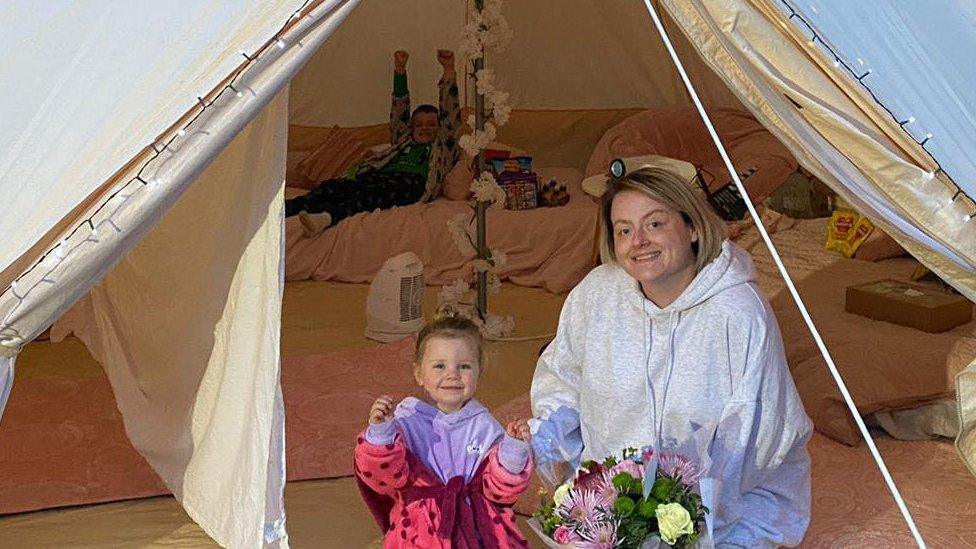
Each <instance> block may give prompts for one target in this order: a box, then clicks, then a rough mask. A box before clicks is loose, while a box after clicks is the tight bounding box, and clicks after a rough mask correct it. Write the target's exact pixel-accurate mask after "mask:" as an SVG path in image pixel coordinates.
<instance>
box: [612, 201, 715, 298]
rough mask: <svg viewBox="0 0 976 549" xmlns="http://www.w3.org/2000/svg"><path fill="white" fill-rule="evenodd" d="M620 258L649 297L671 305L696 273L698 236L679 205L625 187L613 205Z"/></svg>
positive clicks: (614, 236)
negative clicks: (664, 202)
mask: <svg viewBox="0 0 976 549" xmlns="http://www.w3.org/2000/svg"><path fill="white" fill-rule="evenodd" d="M610 221H611V223H612V225H613V246H614V252H615V254H616V259H617V262H618V263H619V264H620V266H621V267H623V269H624V271H626V272H627V274H629V275H630V276H631V277H632V278H633V279H634V280H636V281H637V282H639V283H640V285H641V289H642V290H643V291H644V295H646V296H647V297H648V298H649V299H651V300H652V301H654V302H655V303H656V304H657V305H658V306H659V307H666V306H668V305H670V304H671V303H672V302H673V301H674V300H675V299H677V298H678V296H679V295H681V292H683V291H684V289H685V288H686V287H687V286H688V285H689V284H690V283H691V281H692V280H693V279H694V278H695V274H696V272H695V253H694V251H693V250H692V248H691V244H692V242H697V241H698V235H697V234H696V233H695V231H694V230H693V229H692V228H691V225H690V224H688V223H687V222H685V220H684V219H683V218H682V216H681V213H679V212H678V211H677V210H675V209H674V208H671V207H669V206H667V205H664V204H662V203H660V202H658V201H657V200H654V199H653V198H651V197H650V196H648V195H646V194H644V193H641V192H638V191H633V190H625V191H621V192H620V193H619V194H618V195H617V196H616V197H614V199H613V204H612V205H611V208H610Z"/></svg>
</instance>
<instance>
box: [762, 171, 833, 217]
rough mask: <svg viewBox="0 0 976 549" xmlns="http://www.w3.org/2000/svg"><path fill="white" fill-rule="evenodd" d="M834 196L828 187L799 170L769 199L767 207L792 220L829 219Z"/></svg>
mask: <svg viewBox="0 0 976 549" xmlns="http://www.w3.org/2000/svg"><path fill="white" fill-rule="evenodd" d="M834 196H836V195H835V194H834V192H833V191H831V190H830V188H829V187H827V186H826V185H824V184H823V183H822V182H821V181H820V180H819V179H817V178H815V177H813V175H811V174H809V173H808V172H807V171H806V170H804V169H803V168H799V169H798V170H797V171H795V172H793V174H792V175H790V178H789V179H787V180H786V182H784V183H783V184H782V185H781V186H780V187H779V188H778V189H776V191H775V192H774V193H773V194H772V195H771V196H770V197H769V207H770V208H771V209H772V210H773V211H775V212H779V213H781V214H783V215H787V216H789V217H792V218H793V219H812V218H819V217H830V213H831V206H832V203H833V197H834Z"/></svg>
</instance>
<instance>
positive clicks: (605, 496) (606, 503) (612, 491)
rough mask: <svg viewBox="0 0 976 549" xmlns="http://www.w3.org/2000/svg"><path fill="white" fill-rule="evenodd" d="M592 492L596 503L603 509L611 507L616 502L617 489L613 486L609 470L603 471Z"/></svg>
mask: <svg viewBox="0 0 976 549" xmlns="http://www.w3.org/2000/svg"><path fill="white" fill-rule="evenodd" d="M594 492H595V493H596V499H597V501H598V505H599V506H600V507H603V508H604V509H608V510H609V509H613V504H614V503H616V502H617V489H616V488H614V487H613V475H612V474H611V472H610V471H604V472H603V475H601V477H600V483H599V484H598V485H596V486H595V488H594Z"/></svg>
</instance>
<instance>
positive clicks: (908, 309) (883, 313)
mask: <svg viewBox="0 0 976 549" xmlns="http://www.w3.org/2000/svg"><path fill="white" fill-rule="evenodd" d="M844 310H845V311H847V312H849V313H854V314H858V315H861V316H866V317H868V318H872V319H874V320H883V321H885V322H891V323H893V324H898V325H901V326H908V327H910V328H916V329H919V330H922V331H923V332H929V333H937V332H944V331H946V330H951V329H952V328H955V327H956V326H960V325H962V324H966V323H968V322H971V321H972V320H973V304H972V303H970V302H969V301H968V300H967V299H966V298H964V297H962V296H959V295H952V294H948V293H945V292H941V291H939V290H936V289H933V288H930V287H928V286H922V285H919V284H912V283H909V282H902V281H899V280H877V281H874V282H868V283H865V284H858V285H855V286H848V287H847V296H846V300H845V303H844Z"/></svg>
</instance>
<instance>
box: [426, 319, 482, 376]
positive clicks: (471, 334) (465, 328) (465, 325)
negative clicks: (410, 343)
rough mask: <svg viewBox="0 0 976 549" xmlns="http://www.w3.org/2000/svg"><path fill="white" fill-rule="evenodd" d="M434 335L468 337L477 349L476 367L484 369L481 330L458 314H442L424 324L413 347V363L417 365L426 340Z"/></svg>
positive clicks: (451, 337)
mask: <svg viewBox="0 0 976 549" xmlns="http://www.w3.org/2000/svg"><path fill="white" fill-rule="evenodd" d="M434 337H443V338H448V339H464V338H468V339H469V340H470V341H471V343H472V344H473V345H474V346H475V347H476V348H477V350H478V367H479V369H481V370H484V367H485V341H484V338H483V337H482V335H481V330H479V329H478V326H477V325H476V324H475V323H474V322H472V321H471V320H470V319H467V318H464V317H463V316H460V315H450V314H449V315H444V316H439V317H437V318H435V319H434V321H433V322H431V323H430V324H428V325H426V326H424V328H423V329H422V330H420V334H419V335H417V345H416V347H415V348H414V363H415V364H417V365H419V364H420V361H421V360H422V359H423V357H424V350H425V349H426V348H427V341H429V340H430V339H431V338H434Z"/></svg>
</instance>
